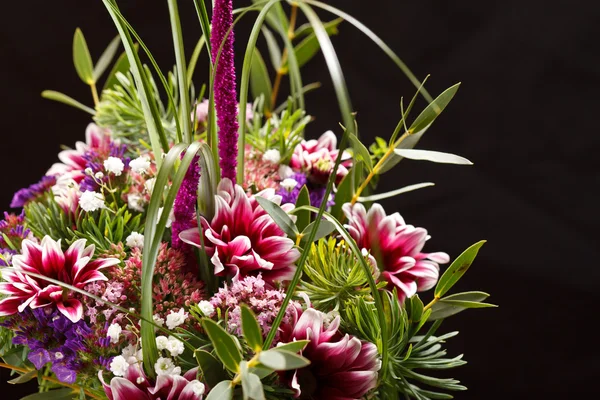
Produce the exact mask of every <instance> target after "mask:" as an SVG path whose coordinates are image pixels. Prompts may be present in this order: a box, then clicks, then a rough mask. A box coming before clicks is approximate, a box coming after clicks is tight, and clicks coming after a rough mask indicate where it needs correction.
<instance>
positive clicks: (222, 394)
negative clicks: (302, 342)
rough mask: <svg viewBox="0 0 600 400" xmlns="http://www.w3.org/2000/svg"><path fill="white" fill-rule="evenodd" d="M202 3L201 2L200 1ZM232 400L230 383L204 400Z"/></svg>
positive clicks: (224, 384) (223, 384)
mask: <svg viewBox="0 0 600 400" xmlns="http://www.w3.org/2000/svg"><path fill="white" fill-rule="evenodd" d="M200 1H202V0H200ZM231 399H233V386H232V382H231V381H222V382H221V383H219V384H218V385H217V386H215V387H213V388H212V389H211V390H210V392H208V396H207V397H206V400H231Z"/></svg>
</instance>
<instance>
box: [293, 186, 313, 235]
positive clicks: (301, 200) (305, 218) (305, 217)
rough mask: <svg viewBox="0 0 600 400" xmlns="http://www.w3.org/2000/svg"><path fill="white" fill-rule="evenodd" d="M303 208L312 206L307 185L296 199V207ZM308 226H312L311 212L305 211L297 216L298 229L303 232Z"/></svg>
mask: <svg viewBox="0 0 600 400" xmlns="http://www.w3.org/2000/svg"><path fill="white" fill-rule="evenodd" d="M302 206H310V194H309V193H308V188H307V187H306V185H304V186H302V189H300V193H299V194H298V199H296V207H302ZM308 224H310V211H308V210H305V211H301V212H299V213H297V214H296V228H298V231H299V232H303V231H304V229H305V228H306V227H307V226H308Z"/></svg>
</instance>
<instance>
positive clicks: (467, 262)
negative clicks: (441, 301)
mask: <svg viewBox="0 0 600 400" xmlns="http://www.w3.org/2000/svg"><path fill="white" fill-rule="evenodd" d="M485 242H486V241H485V240H482V241H480V242H477V243H475V244H474V245H472V246H471V247H469V248H468V249H466V250H465V251H464V252H463V253H462V254H461V255H460V256H458V258H457V259H456V260H454V262H453V263H452V264H451V265H450V267H448V269H447V270H446V272H444V274H443V275H442V277H441V278H440V280H439V281H438V283H437V285H436V287H435V297H437V298H440V297H442V296H443V295H445V294H446V292H447V291H448V290H450V289H451V288H452V286H454V284H455V283H456V282H458V280H459V279H460V278H461V277H462V276H463V275H464V274H465V272H467V270H468V269H469V267H470V266H471V264H472V263H473V261H474V260H475V257H477V253H478V252H479V249H480V248H481V246H483V244H484V243H485Z"/></svg>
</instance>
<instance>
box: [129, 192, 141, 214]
mask: <svg viewBox="0 0 600 400" xmlns="http://www.w3.org/2000/svg"><path fill="white" fill-rule="evenodd" d="M143 200H144V199H143V198H142V196H140V195H139V194H130V195H129V196H127V206H128V207H129V208H130V209H132V210H134V211H139V212H144V207H142V202H143Z"/></svg>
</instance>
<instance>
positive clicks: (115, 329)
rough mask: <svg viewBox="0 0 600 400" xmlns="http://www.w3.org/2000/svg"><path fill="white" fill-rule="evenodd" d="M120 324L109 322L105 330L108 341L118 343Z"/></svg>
mask: <svg viewBox="0 0 600 400" xmlns="http://www.w3.org/2000/svg"><path fill="white" fill-rule="evenodd" d="M121 331H123V329H122V328H121V325H119V324H111V325H110V326H109V327H108V330H107V331H106V337H109V338H110V342H111V343H113V344H116V343H119V336H120V335H121Z"/></svg>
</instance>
